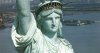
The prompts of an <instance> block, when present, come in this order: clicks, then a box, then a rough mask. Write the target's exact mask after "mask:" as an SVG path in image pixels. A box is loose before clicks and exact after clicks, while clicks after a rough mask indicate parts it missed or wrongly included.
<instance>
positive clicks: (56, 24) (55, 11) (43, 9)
mask: <svg viewBox="0 0 100 53" xmlns="http://www.w3.org/2000/svg"><path fill="white" fill-rule="evenodd" d="M61 7H62V5H61V3H60V2H59V1H51V0H50V1H46V3H43V4H41V5H40V7H39V9H38V10H37V13H36V21H37V25H38V28H40V29H41V30H42V31H48V32H57V33H58V34H59V35H61V27H62V23H61V20H62V10H61Z"/></svg>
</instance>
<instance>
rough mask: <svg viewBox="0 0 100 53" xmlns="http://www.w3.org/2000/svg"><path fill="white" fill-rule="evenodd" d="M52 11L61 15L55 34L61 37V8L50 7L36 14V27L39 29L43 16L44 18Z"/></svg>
mask: <svg viewBox="0 0 100 53" xmlns="http://www.w3.org/2000/svg"><path fill="white" fill-rule="evenodd" d="M53 12H55V13H57V14H59V15H60V16H61V18H60V26H59V29H58V32H57V35H58V37H62V30H61V29H62V18H63V14H62V10H61V9H51V10H46V11H41V12H40V13H39V14H38V16H37V17H36V18H35V19H36V22H37V27H38V28H39V29H41V20H42V19H43V18H46V17H47V16H48V15H50V14H51V13H53ZM41 30H42V29H41Z"/></svg>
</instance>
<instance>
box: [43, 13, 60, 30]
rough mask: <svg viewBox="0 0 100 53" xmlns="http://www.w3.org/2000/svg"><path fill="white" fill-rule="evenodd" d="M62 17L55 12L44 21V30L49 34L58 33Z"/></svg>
mask: <svg viewBox="0 0 100 53" xmlns="http://www.w3.org/2000/svg"><path fill="white" fill-rule="evenodd" d="M60 17H61V16H60V15H59V14H57V13H55V12H53V13H51V14H50V15H48V16H46V17H45V18H43V19H42V29H43V30H44V31H48V32H57V30H58V28H59V24H60Z"/></svg>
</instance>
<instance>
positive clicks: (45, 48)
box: [11, 0, 74, 53]
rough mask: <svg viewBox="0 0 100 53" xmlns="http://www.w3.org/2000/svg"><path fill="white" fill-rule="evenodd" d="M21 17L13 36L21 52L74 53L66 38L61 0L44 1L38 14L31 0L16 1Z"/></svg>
mask: <svg viewBox="0 0 100 53" xmlns="http://www.w3.org/2000/svg"><path fill="white" fill-rule="evenodd" d="M16 4H17V17H16V19H15V22H14V24H13V26H12V32H11V37H12V40H13V43H14V45H15V48H16V50H17V51H18V53H74V52H73V48H72V46H71V44H70V43H69V42H68V41H67V40H66V39H64V38H63V37H62V31H61V28H62V23H61V21H62V17H63V14H62V10H61V8H62V4H61V3H60V0H41V3H40V4H39V5H38V9H37V10H36V12H35V15H34V14H33V13H32V12H31V10H30V0H16Z"/></svg>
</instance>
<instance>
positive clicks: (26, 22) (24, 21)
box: [16, 0, 31, 35]
mask: <svg viewBox="0 0 100 53" xmlns="http://www.w3.org/2000/svg"><path fill="white" fill-rule="evenodd" d="M16 5H17V21H18V26H17V28H16V30H17V32H18V33H19V34H23V35H24V34H26V33H27V31H28V29H29V26H30V22H31V11H30V0H16ZM20 32H21V33H20Z"/></svg>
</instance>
